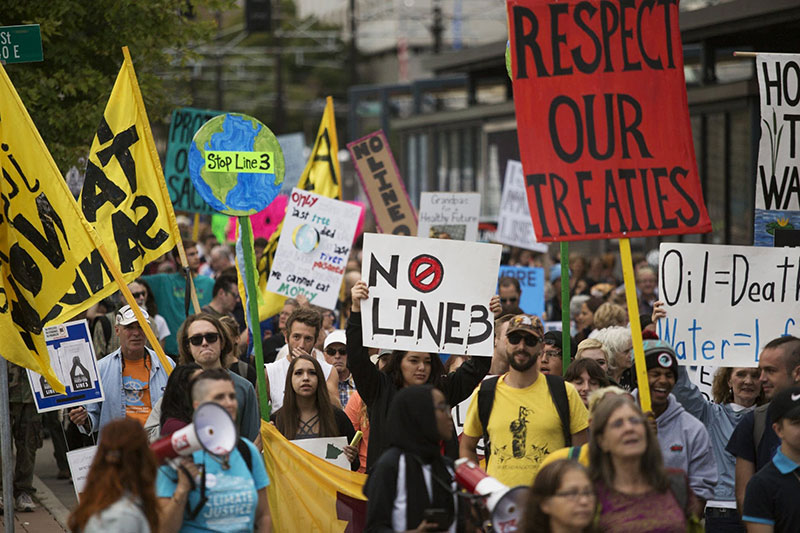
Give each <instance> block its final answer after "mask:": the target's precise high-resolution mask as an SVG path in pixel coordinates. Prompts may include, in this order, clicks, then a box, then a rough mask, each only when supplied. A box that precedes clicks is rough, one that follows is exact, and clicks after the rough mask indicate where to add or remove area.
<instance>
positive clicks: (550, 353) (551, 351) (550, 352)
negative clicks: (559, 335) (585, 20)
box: [542, 343, 562, 357]
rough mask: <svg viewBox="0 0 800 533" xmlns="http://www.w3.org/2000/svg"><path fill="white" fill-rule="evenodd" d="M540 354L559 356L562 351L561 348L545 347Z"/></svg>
mask: <svg viewBox="0 0 800 533" xmlns="http://www.w3.org/2000/svg"><path fill="white" fill-rule="evenodd" d="M545 344H546V343H545ZM542 356H544V357H561V356H562V353H561V350H547V349H545V350H544V351H543V352H542Z"/></svg>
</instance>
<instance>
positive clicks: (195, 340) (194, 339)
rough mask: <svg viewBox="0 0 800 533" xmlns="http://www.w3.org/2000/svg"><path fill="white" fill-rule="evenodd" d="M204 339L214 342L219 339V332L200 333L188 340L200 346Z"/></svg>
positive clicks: (209, 342) (193, 344) (210, 342)
mask: <svg viewBox="0 0 800 533" xmlns="http://www.w3.org/2000/svg"><path fill="white" fill-rule="evenodd" d="M203 339H205V340H206V342H207V343H208V344H214V343H215V342H217V341H218V340H219V333H198V334H197V335H192V336H191V337H189V338H188V339H187V340H188V341H189V344H191V345H192V346H200V345H201V344H203Z"/></svg>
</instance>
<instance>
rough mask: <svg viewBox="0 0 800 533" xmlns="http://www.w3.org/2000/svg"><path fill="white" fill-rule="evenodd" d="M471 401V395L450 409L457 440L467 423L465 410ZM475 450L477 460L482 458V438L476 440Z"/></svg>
mask: <svg viewBox="0 0 800 533" xmlns="http://www.w3.org/2000/svg"><path fill="white" fill-rule="evenodd" d="M487 377H489V376H487ZM484 379H486V378H484ZM471 401H472V395H470V396H469V397H468V398H467V399H466V400H464V401H462V402H461V403H459V404H457V405H455V406H453V408H452V409H450V416H451V417H452V418H453V425H455V427H456V437H458V438H461V434H462V433H464V424H465V423H466V421H467V410H468V409H469V404H470V402H471ZM475 449H476V452H477V454H478V459H481V458H483V454H484V446H483V437H480V438H479V439H478V445H477V446H476V448H475Z"/></svg>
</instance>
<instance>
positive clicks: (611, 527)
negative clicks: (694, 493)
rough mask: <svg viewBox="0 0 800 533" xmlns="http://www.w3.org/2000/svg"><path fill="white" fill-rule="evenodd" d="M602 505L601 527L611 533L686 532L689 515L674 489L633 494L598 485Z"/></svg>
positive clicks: (598, 497) (598, 498)
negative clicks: (676, 497)
mask: <svg viewBox="0 0 800 533" xmlns="http://www.w3.org/2000/svg"><path fill="white" fill-rule="evenodd" d="M595 489H596V490H597V501H598V503H599V504H600V513H601V514H600V523H599V526H600V530H601V531H605V532H610V533H639V532H641V531H649V532H653V533H685V531H686V517H685V516H684V513H683V509H681V508H680V505H678V501H677V500H676V499H675V496H673V495H672V491H670V490H669V489H667V490H666V491H665V492H661V493H659V492H656V491H651V492H648V493H646V494H640V495H638V496H629V495H627V494H623V493H621V492H617V491H616V490H614V489H609V488H607V487H606V486H605V485H604V484H603V483H602V482H598V483H597V484H596V485H595Z"/></svg>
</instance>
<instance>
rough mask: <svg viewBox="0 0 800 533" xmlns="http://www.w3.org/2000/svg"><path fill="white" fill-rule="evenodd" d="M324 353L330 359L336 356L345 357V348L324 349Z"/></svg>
mask: <svg viewBox="0 0 800 533" xmlns="http://www.w3.org/2000/svg"><path fill="white" fill-rule="evenodd" d="M325 353H326V354H328V355H330V356H331V357H335V356H336V354H339V355H341V356H345V355H347V348H326V349H325Z"/></svg>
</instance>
